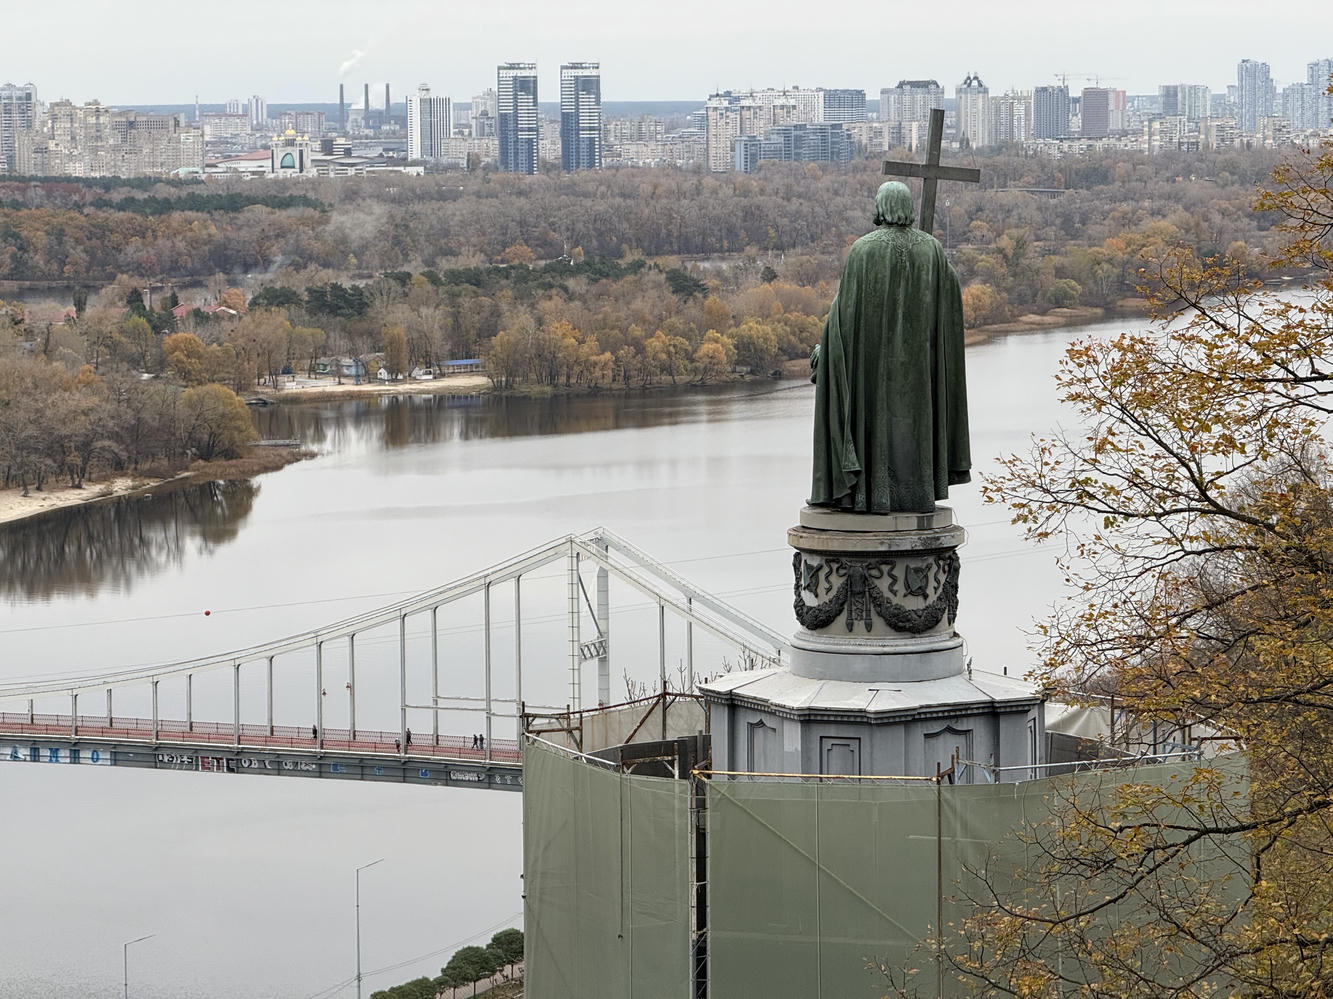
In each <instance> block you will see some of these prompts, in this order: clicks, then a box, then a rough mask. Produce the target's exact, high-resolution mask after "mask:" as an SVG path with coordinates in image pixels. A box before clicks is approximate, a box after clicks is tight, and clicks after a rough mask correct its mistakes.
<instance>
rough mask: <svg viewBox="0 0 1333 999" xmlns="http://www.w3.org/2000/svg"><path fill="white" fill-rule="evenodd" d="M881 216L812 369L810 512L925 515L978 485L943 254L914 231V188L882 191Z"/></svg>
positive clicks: (832, 312) (959, 332)
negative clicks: (953, 492)
mask: <svg viewBox="0 0 1333 999" xmlns="http://www.w3.org/2000/svg"><path fill="white" fill-rule="evenodd" d="M875 208H876V217H875V223H876V225H877V226H879V228H877V229H876V230H875V231H874V232H871V233H869V234H867V235H865V236H862V237H861V238H860V239H858V240H857V241H856V242H855V243H853V244H852V249H851V252H850V253H849V254H848V256H847V265H846V267H845V268H844V269H843V274H842V284H841V286H840V287H839V289H838V294H837V295H836V296H835V297H834V299H833V304H832V305H831V306H830V307H829V315H828V320H827V321H826V323H825V324H824V336H823V339H822V340H821V342H820V345H819V348H818V349H817V350H816V352H815V354H814V356H813V357H812V358H811V367H812V376H811V377H812V378H813V380H814V382H815V438H814V474H813V481H812V484H811V488H810V503H811V505H814V506H828V507H835V508H837V509H841V510H851V511H855V512H860V513H908V512H911V513H928V512H930V511H932V510H934V509H935V501H936V500H942V499H946V498H947V497H948V495H949V486H951V485H957V484H958V483H962V482H968V481H970V480H971V477H972V476H971V468H972V456H971V449H970V447H969V443H968V431H967V387H966V379H965V376H964V370H963V303H962V296H961V294H960V292H959V288H958V277H957V275H956V274H954V271H953V268H952V267H951V266H950V265H949V261H948V260H947V259H946V258H945V255H944V248H943V247H941V246H940V244H939V242H938V241H937V240H936V239H935V238H934V237H933V236H931V235H929V234H928V233H924V232H922V231H920V230H919V229H913V228H912V227H911V226H912V219H913V212H912V196H911V193H910V192H909V191H908V189H907V186H906V185H905V184H902V183H900V182H898V181H888V182H887V183H885V184H882V185H881V186H880V188H879V191H878V193H877V194H876V196H875Z"/></svg>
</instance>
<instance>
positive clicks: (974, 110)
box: [953, 73, 991, 148]
mask: <svg viewBox="0 0 1333 999" xmlns="http://www.w3.org/2000/svg"><path fill="white" fill-rule="evenodd" d="M953 93H954V110H955V114H956V115H957V126H956V133H957V135H958V142H959V144H960V145H962V144H963V143H964V141H966V144H967V145H968V146H971V147H973V148H979V147H981V146H989V145H990V144H991V134H990V90H989V89H988V88H987V86H986V84H984V83H982V82H981V77H979V76H977V75H976V74H975V73H970V74H968V76H967V77H965V78H964V79H963V82H962V83H960V84H959V85H958V86H957V87H955V88H954V91H953Z"/></svg>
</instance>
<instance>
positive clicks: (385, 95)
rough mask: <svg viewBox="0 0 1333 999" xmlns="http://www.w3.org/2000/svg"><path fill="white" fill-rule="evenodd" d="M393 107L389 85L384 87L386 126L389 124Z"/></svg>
mask: <svg viewBox="0 0 1333 999" xmlns="http://www.w3.org/2000/svg"><path fill="white" fill-rule="evenodd" d="M392 106H393V105H392V104H390V103H389V85H388V84H387V83H386V84H385V85H384V124H386V125H387V124H389V108H391V107H392Z"/></svg>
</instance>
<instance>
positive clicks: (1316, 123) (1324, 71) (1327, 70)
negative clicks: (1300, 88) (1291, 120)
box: [1305, 59, 1333, 132]
mask: <svg viewBox="0 0 1333 999" xmlns="http://www.w3.org/2000/svg"><path fill="white" fill-rule="evenodd" d="M1330 76H1333V59H1316V60H1315V61H1314V62H1312V63H1308V64H1307V65H1306V67H1305V82H1306V84H1308V85H1309V87H1310V89H1311V90H1312V91H1313V92H1314V96H1313V97H1312V98H1311V108H1310V113H1311V114H1312V115H1313V116H1314V120H1313V121H1311V123H1310V126H1309V127H1310V128H1314V129H1317V130H1319V131H1321V132H1327V131H1328V130H1329V128H1330V126H1333V96H1330V95H1329V93H1328V85H1329V77H1330Z"/></svg>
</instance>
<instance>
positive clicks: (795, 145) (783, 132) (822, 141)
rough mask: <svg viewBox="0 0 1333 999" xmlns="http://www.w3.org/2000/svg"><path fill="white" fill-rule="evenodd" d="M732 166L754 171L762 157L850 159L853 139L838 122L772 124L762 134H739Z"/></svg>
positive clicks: (817, 160) (806, 160)
mask: <svg viewBox="0 0 1333 999" xmlns="http://www.w3.org/2000/svg"><path fill="white" fill-rule="evenodd" d="M733 150H734V152H733V162H732V165H733V166H734V167H735V169H737V170H739V171H741V172H742V173H754V171H755V170H756V169H758V167H759V164H760V163H761V162H762V161H764V160H785V161H787V162H796V163H850V162H851V161H852V157H853V156H854V155H855V154H856V142H855V140H854V139H853V138H852V136H851V134H850V133H849V132H848V131H847V129H846V128H845V127H844V126H843V125H841V124H833V123H828V122H811V123H807V122H798V123H796V124H792V125H775V126H773V127H772V128H771V129H769V130H768V134H767V135H765V136H764V137H763V138H760V137H759V136H757V135H743V136H741V137H740V138H738V139H737V140H736V142H735V143H734V146H733Z"/></svg>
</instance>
